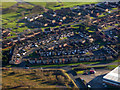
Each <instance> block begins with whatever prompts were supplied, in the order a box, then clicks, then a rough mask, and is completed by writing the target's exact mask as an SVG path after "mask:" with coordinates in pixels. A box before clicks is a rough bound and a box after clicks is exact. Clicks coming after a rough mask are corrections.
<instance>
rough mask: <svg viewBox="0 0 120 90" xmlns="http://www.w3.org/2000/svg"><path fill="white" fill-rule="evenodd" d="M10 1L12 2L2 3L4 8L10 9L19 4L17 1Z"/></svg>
mask: <svg viewBox="0 0 120 90" xmlns="http://www.w3.org/2000/svg"><path fill="white" fill-rule="evenodd" d="M10 1H11V2H2V8H9V7H11V6H13V5H14V4H16V3H17V2H16V1H15V0H10Z"/></svg>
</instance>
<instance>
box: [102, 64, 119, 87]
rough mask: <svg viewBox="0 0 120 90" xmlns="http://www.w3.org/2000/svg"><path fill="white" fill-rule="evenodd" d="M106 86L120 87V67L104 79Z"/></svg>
mask: <svg viewBox="0 0 120 90" xmlns="http://www.w3.org/2000/svg"><path fill="white" fill-rule="evenodd" d="M103 83H104V85H105V86H106V85H109V86H113V87H120V65H119V66H118V67H116V68H115V69H114V70H112V71H111V72H109V73H108V74H107V75H105V76H104V77H103Z"/></svg>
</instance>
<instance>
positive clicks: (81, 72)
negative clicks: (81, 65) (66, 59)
mask: <svg viewBox="0 0 120 90" xmlns="http://www.w3.org/2000/svg"><path fill="white" fill-rule="evenodd" d="M76 73H77V74H83V73H84V71H77V72H76Z"/></svg>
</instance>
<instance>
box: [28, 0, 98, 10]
mask: <svg viewBox="0 0 120 90" xmlns="http://www.w3.org/2000/svg"><path fill="white" fill-rule="evenodd" d="M26 1H27V0H26ZM29 3H31V4H34V5H40V6H43V7H46V8H49V9H53V10H56V9H60V8H67V7H74V6H76V5H85V4H91V3H97V0H95V1H94V2H62V3H58V2H29ZM57 5H60V6H59V7H54V6H57Z"/></svg>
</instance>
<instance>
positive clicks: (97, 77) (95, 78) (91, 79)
mask: <svg viewBox="0 0 120 90" xmlns="http://www.w3.org/2000/svg"><path fill="white" fill-rule="evenodd" d="M109 72H110V70H105V69H97V70H96V73H95V74H91V75H78V76H77V77H80V78H81V79H84V80H85V81H86V82H87V83H88V84H90V85H91V87H92V88H104V87H103V85H102V77H103V76H104V75H105V74H107V73H109Z"/></svg>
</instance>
